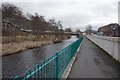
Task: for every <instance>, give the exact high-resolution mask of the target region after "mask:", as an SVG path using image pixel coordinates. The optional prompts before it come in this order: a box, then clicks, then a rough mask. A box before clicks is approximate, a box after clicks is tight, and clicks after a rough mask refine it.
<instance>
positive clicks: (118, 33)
mask: <svg viewBox="0 0 120 80" xmlns="http://www.w3.org/2000/svg"><path fill="white" fill-rule="evenodd" d="M98 32H99V34H100V35H102V36H111V37H120V25H118V24H117V23H112V24H108V25H105V26H102V27H100V28H99V29H98Z"/></svg>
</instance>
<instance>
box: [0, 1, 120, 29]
mask: <svg viewBox="0 0 120 80" xmlns="http://www.w3.org/2000/svg"><path fill="white" fill-rule="evenodd" d="M118 1H119V0H1V2H10V3H13V4H15V5H16V6H18V7H20V8H22V10H23V12H24V14H26V13H27V12H28V13H31V14H34V13H35V12H37V13H39V14H40V15H42V16H45V18H46V19H47V20H48V19H50V18H55V19H56V20H57V21H58V20H61V21H62V24H63V27H64V28H68V27H71V28H72V29H73V30H75V29H76V28H78V29H80V30H81V31H84V30H85V26H86V25H88V24H91V25H92V26H93V29H94V30H97V29H98V28H99V27H101V26H102V25H106V24H109V23H118Z"/></svg>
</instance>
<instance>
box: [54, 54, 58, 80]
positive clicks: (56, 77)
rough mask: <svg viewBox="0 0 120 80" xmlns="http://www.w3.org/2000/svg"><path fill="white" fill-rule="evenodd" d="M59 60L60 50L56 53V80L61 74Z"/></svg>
mask: <svg viewBox="0 0 120 80" xmlns="http://www.w3.org/2000/svg"><path fill="white" fill-rule="evenodd" d="M58 62H59V61H58V52H57V53H56V66H55V67H56V70H55V71H56V75H55V76H56V80H58V76H59V72H58Z"/></svg>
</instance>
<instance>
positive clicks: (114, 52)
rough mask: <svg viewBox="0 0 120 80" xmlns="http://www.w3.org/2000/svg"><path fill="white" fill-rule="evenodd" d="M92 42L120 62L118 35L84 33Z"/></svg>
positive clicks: (119, 40) (119, 39)
mask: <svg viewBox="0 0 120 80" xmlns="http://www.w3.org/2000/svg"><path fill="white" fill-rule="evenodd" d="M86 37H87V38H89V39H90V40H91V41H92V42H94V43H95V44H96V45H98V46H99V47H101V48H102V49H103V50H105V51H106V52H107V53H108V54H109V55H111V56H112V57H113V58H114V59H116V60H118V61H119V62H120V53H119V47H120V38H119V37H104V36H91V35H86Z"/></svg>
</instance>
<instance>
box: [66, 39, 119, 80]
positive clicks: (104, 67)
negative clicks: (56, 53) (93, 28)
mask: <svg viewBox="0 0 120 80" xmlns="http://www.w3.org/2000/svg"><path fill="white" fill-rule="evenodd" d="M118 65H119V63H118V62H116V61H115V60H114V59H113V58H112V57H110V56H109V55H108V54H107V53H106V52H105V51H103V50H102V49H101V48H99V47H98V46H96V45H95V44H94V43H92V42H91V41H89V40H88V39H87V38H84V39H83V44H82V46H81V49H80V51H79V53H78V55H77V57H76V60H75V62H74V64H73V67H72V69H71V72H70V74H69V76H68V79H69V78H118Z"/></svg>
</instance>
